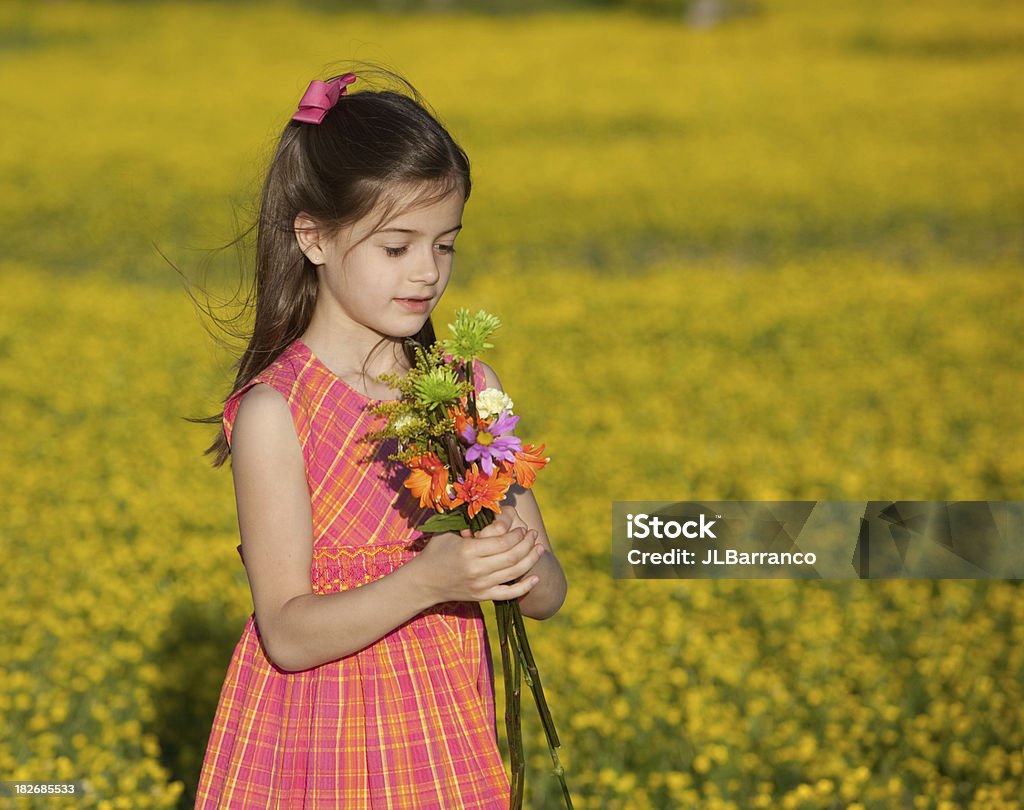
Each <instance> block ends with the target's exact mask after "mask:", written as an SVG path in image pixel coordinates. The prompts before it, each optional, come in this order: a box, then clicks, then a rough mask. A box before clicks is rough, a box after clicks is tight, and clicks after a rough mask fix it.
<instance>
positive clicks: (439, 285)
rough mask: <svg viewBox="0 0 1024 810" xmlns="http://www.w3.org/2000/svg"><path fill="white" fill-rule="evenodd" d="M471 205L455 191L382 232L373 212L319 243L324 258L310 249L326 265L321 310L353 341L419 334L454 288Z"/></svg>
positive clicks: (320, 268)
mask: <svg viewBox="0 0 1024 810" xmlns="http://www.w3.org/2000/svg"><path fill="white" fill-rule="evenodd" d="M464 204H465V200H464V198H463V196H462V194H460V193H454V194H450V195H449V196H447V197H445V198H443V199H442V200H440V201H438V202H435V203H432V204H429V205H424V206H421V207H418V208H412V209H408V210H405V211H403V212H402V213H400V214H399V215H398V216H395V217H393V218H392V219H390V220H389V221H387V222H386V223H384V225H383V226H381V227H380V228H379V229H378V230H376V231H374V230H373V226H374V225H376V224H377V222H378V220H379V215H377V214H376V213H375V212H371V213H370V215H369V216H367V217H365V218H364V219H362V220H360V221H358V222H356V223H355V224H354V225H352V226H349V227H347V228H344V229H342V230H341V231H339V232H338V233H337V234H335V236H334V237H333V238H330V239H327V240H324V241H321V242H318V243H317V245H316V248H317V249H318V251H319V255H315V251H310V250H305V252H306V255H307V256H309V257H310V259H311V260H312V261H313V262H314V264H316V265H318V266H317V274H318V278H319V293H318V297H317V304H316V306H317V310H318V311H320V310H322V311H323V312H322V314H323V315H326V316H327V317H328V318H329V321H330V322H331V323H332V324H334V325H335V326H339V327H341V328H342V329H343V330H344V332H345V334H346V336H347V337H348V338H350V339H351V338H357V336H359V335H365V336H366V337H367V338H369V339H372V340H374V341H376V340H378V339H379V338H381V337H409V336H411V335H415V334H416V333H417V332H418V331H419V330H420V329H421V328H422V327H423V324H424V323H425V322H426V320H427V318H428V317H430V313H431V312H432V311H433V309H434V307H435V306H437V302H438V301H439V300H440V299H441V295H442V293H444V290H445V287H447V286H448V279H449V277H450V276H451V272H452V257H453V254H454V252H455V247H454V244H455V237H456V236H457V235H458V233H459V230H460V229H461V228H462V209H463V206H464ZM399 210H402V209H401V208H399ZM301 242H302V238H301V236H300V244H301ZM318 314H321V313H319V312H318ZM371 333H372V334H371Z"/></svg>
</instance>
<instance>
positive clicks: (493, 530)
mask: <svg viewBox="0 0 1024 810" xmlns="http://www.w3.org/2000/svg"><path fill="white" fill-rule="evenodd" d="M507 511H508V510H507V509H502V510H501V514H500V515H498V516H497V517H496V518H495V519H494V520H493V521H492V522H491V523H489V524H488V525H487V526H484V527H483V528H482V529H481V530H480V531H478V532H477V533H476V536H477V537H493V536H494V535H496V534H506V533H507V532H508V530H509V529H511V528H512V517H511V515H507V514H506V512H507Z"/></svg>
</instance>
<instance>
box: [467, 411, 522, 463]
mask: <svg viewBox="0 0 1024 810" xmlns="http://www.w3.org/2000/svg"><path fill="white" fill-rule="evenodd" d="M518 421H519V417H518V416H512V415H510V414H509V412H508V411H502V412H501V415H500V416H499V417H498V418H497V419H495V420H494V422H493V423H491V424H490V425H488V426H487V427H485V428H483V429H482V430H477V429H476V428H475V427H473V425H472V424H470V423H469V422H468V421H467V422H466V426H465V428H463V430H462V433H461V434H460V435H461V436H462V440H463V441H464V442H466V444H468V445H469V446H470V447H469V450H467V451H466V463H467V464H470V463H472V462H474V461H476V460H477V459H479V460H480V469H481V470H483V472H484V475H490V474H491V473H492V472H493V471H494V462H495V461H515V460H516V456H515V454H516V453H517V452H519V451H520V450H521V449H522V442H520V441H519V439H518V438H516V437H515V436H512V435H506V434H511V433H512V429H513V428H514V427H515V426H516V423H517V422H518Z"/></svg>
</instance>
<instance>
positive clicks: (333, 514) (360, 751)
mask: <svg viewBox="0 0 1024 810" xmlns="http://www.w3.org/2000/svg"><path fill="white" fill-rule="evenodd" d="M256 383H266V384H268V385H270V386H273V387H274V388H275V389H276V390H278V391H280V392H281V394H282V395H283V396H284V397H285V398H286V399H287V401H288V405H289V406H290V408H291V413H292V418H293V421H294V423H295V430H296V433H297V434H298V437H299V440H300V443H301V445H302V451H303V454H304V456H305V460H306V479H307V482H308V483H309V491H310V493H311V499H312V505H313V562H312V565H311V567H310V572H309V576H310V586H311V589H312V592H313V593H317V594H328V593H335V592H337V591H343V590H347V589H349V588H357V587H359V586H360V585H363V584H364V583H367V582H371V581H373V580H375V579H378V578H380V577H383V576H385V575H386V574H388V573H390V572H392V571H394V570H395V569H396V568H398V567H399V566H401V565H402V564H403V563H405V562H406V561H408V560H409V559H410V558H411V557H412V556H413V555H415V554H416V553H417V550H418V549H417V541H418V540H419V539H420V538H421V537H422V534H421V533H419V532H417V531H416V530H415V529H414V528H412V527H414V526H416V525H417V524H418V523H419V522H420V521H421V519H422V518H423V517H424V516H425V514H424V512H423V511H422V510H421V509H420V507H419V503H418V502H417V501H416V500H415V499H414V498H413V497H412V496H411V495H410V494H409V492H408V490H406V489H405V488H404V487H403V486H402V480H403V477H404V475H405V473H404V472H398V471H397V470H396V469H394V468H393V467H391V466H390V465H388V464H387V463H386V462H387V456H388V454H389V453H391V452H394V446H393V443H392V442H385V443H383V444H381V443H377V444H369V443H366V442H360V441H359V438H360V437H361V436H363V435H364V434H365V433H366V432H368V431H369V430H371V429H374V428H377V427H379V426H380V424H381V419H380V417H375V416H373V415H372V414H370V413H368V412H367V408H368V407H369V406H371V405H372V404H373V400H369V399H367V398H366V397H364V396H362V395H361V394H359V393H358V392H356V391H354V390H353V389H352V388H350V387H349V386H348V385H347V384H346V383H345V382H343V381H342V380H341V379H340V378H338V377H336V376H335V375H334V374H333V373H332V372H331V371H329V370H328V369H327V368H326V367H325V366H324V365H323V363H321V362H320V360H318V359H317V358H316V356H315V355H313V353H312V352H311V351H310V350H309V348H308V347H307V346H306V345H305V344H304V343H302V342H301V341H295V342H294V343H292V344H291V345H290V346H289V347H288V348H287V349H285V351H284V352H283V353H282V354H281V356H280V357H279V358H278V359H277V360H276V361H275V362H274V363H273V364H272V365H271V366H270V367H269V368H267V369H266V370H265V371H263V372H261V373H260V374H259V375H258V376H257V377H256V378H255V379H254V380H253V381H252V383H250V385H249V386H246V387H245V388H243V389H241V390H239V391H238V392H236V393H235V394H234V395H233V396H232V397H231V398H230V399H229V400H228V402H227V404H226V406H225V408H224V427H225V430H226V432H227V436H228V441H229V442H230V440H231V428H232V424H233V422H234V418H235V414H236V413H237V411H238V404H239V400H240V399H241V397H242V394H243V393H245V391H246V390H248V388H249V387H251V385H255V384H256ZM481 383H482V374H481V373H480V372H479V369H478V371H477V375H476V384H477V386H478V388H479V387H481ZM239 553H241V546H239ZM508 798H509V784H508V777H507V776H506V773H505V767H504V763H503V761H502V757H501V753H500V751H499V749H498V744H497V737H496V731H495V720H494V685H493V674H492V670H491V659H490V651H489V648H488V644H487V635H486V630H485V628H484V622H483V616H482V613H481V609H480V605H479V604H477V603H475V602H449V603H445V604H441V605H435V606H434V607H432V608H430V609H429V610H426V611H424V612H423V613H421V614H419V615H418V616H416V617H415V618H413V619H411V620H410V621H408V622H406V623H405V624H403V625H402V626H400V627H398V628H396V629H395V630H393V631H392V632H390V633H388V634H387V635H386V636H384V637H383V638H382V639H380V640H379V641H377V642H375V643H374V644H371V645H370V646H369V647H366V648H364V649H362V650H360V651H359V652H356V653H353V654H352V655H349V656H346V657H345V658H341V659H338V660H336V661H331V662H329V663H326V664H323V665H321V666H318V667H314V668H313V669H308V670H304V671H302V672H285V671H283V670H281V669H278V668H277V667H276V666H274V664H273V663H272V662H271V661H270V660H268V659H267V656H266V654H265V653H264V651H263V648H262V646H261V643H260V631H259V627H258V626H257V625H256V620H255V614H253V615H251V616H250V617H249V619H248V621H247V622H246V625H245V629H244V630H243V632H242V637H241V640H240V641H239V642H238V645H237V646H236V647H235V651H234V654H233V655H232V658H231V662H230V664H229V666H228V672H227V677H226V679H225V681H224V687H223V689H222V690H221V694H220V702H219V705H218V707H217V712H216V716H215V717H214V721H213V729H212V731H211V733H210V739H209V744H208V746H207V749H206V756H205V759H204V761H203V768H202V773H201V775H200V779H199V787H198V792H197V797H196V808H198V809H201V810H213V809H214V808H231V810H250V809H251V810H255V808H260V810H265V809H266V808H276V809H279V810H285V809H286V808H287V809H288V810H292V808H322V809H323V810H328V808H330V810H335V809H337V808H340V809H342V810H360V809H361V808H389V809H390V808H437V809H438V810H459V809H461V808H465V809H466V810H468V808H491V809H493V810H498V808H501V809H502V810H504V808H506V807H507V806H508Z"/></svg>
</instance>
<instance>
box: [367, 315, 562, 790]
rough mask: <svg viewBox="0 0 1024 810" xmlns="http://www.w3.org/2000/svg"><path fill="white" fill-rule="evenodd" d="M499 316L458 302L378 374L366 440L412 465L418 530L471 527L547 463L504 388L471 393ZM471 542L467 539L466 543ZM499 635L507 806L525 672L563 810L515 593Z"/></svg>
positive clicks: (519, 769) (548, 725) (554, 739)
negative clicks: (373, 428)
mask: <svg viewBox="0 0 1024 810" xmlns="http://www.w3.org/2000/svg"><path fill="white" fill-rule="evenodd" d="M499 326H500V321H499V320H498V319H497V318H496V317H494V316H493V315H489V314H488V313H486V312H484V311H482V310H481V311H480V312H477V313H476V315H470V313H469V311H468V310H464V309H460V310H459V311H458V312H457V313H456V315H455V323H454V324H449V325H448V328H449V329H450V331H451V337H450V338H448V339H446V340H443V341H441V342H440V343H435V344H434V345H433V346H431V347H429V348H426V349H424V348H422V347H420V346H417V347H416V351H415V354H416V362H415V364H414V365H413V368H412V369H411V370H410V371H409V373H408V374H406V375H405V376H404V377H399V376H398V375H394V374H387V375H382V377H381V379H382V380H383V381H384V382H386V383H388V384H389V385H391V386H393V387H395V388H397V389H398V390H399V391H400V392H401V397H400V398H399V399H397V400H394V401H389V402H382V403H380V404H378V405H376V406H375V407H374V408H373V412H374V413H375V414H377V415H379V416H383V417H385V418H386V424H385V425H384V427H383V428H382V429H381V430H379V431H377V432H376V433H374V434H372V436H371V437H370V438H373V439H386V438H394V439H397V440H398V452H397V453H395V454H394V455H392V456H391V459H392V460H394V461H398V462H400V463H402V464H405V465H406V466H407V467H408V468H409V470H410V472H409V476H408V477H407V479H406V481H405V486H406V487H407V488H408V489H409V490H410V491H411V492H412V494H413V495H414V496H415V497H416V498H418V499H419V502H420V506H422V507H429V508H431V509H433V511H434V514H433V515H431V516H430V517H429V518H428V519H427V520H426V521H425V522H424V523H423V524H422V525H421V526H420V527H419V528H420V530H421V531H424V532H458V531H461V530H462V529H467V528H468V529H471V530H473V531H479V530H480V529H482V528H484V527H485V526H487V525H489V524H490V523H491V522H492V521H493V520H494V517H495V515H497V514H499V513H500V512H501V505H500V504H501V501H502V499H504V497H505V494H506V493H507V492H508V489H509V487H511V486H512V484H513V483H516V484H518V485H519V486H521V487H523V488H524V489H528V488H529V487H530V486H532V484H533V482H534V481H535V480H536V477H537V472H538V471H539V470H541V469H542V468H543V467H544V466H545V465H546V464H547V463H548V461H549V459H548V458H546V457H545V456H544V455H543V453H544V446H543V445H540V446H539V447H537V446H534V445H524V444H523V443H522V442H521V441H520V440H519V439H518V438H517V437H516V436H515V435H514V434H513V430H514V428H515V426H516V423H517V422H518V421H519V417H518V416H514V415H513V414H512V408H513V402H512V400H511V399H509V397H508V396H507V395H506V394H505V393H504V392H502V391H499V390H497V389H494V388H488V389H486V390H484V391H481V392H480V393H479V395H477V394H476V390H475V387H474V385H473V361H474V359H475V358H476V357H477V355H479V354H481V353H482V352H484V351H485V350H486V349H490V348H492V344H491V343H490V342H489V341H490V339H491V336H492V335H493V333H494V331H495V330H496V329H497V328H498V327H499ZM467 542H471V541H467ZM494 606H495V615H496V624H497V629H498V642H499V646H500V648H501V663H502V672H503V675H504V679H505V725H506V729H507V735H508V744H509V752H510V757H511V760H512V763H511V764H512V779H511V785H512V793H511V801H510V804H509V807H510V809H511V808H521V807H522V804H523V789H524V781H523V777H524V772H525V761H524V757H523V739H522V728H521V724H520V712H519V707H520V688H521V683H522V679H523V678H524V676H525V679H526V683H527V685H528V686H529V687H530V690H531V691H532V693H533V697H534V701H535V702H536V704H537V710H538V711H539V713H540V717H541V723H542V724H543V726H544V733H545V735H546V736H547V741H548V748H549V750H550V752H551V759H552V762H553V763H554V772H555V775H556V776H557V777H558V779H559V781H560V782H561V786H562V795H563V798H564V799H565V803H566V807H567V808H570V809H571V808H572V798H571V796H570V795H569V789H568V786H567V785H566V782H565V773H564V771H563V769H562V766H561V764H560V763H559V761H558V752H557V749H558V747H559V745H560V743H559V740H558V734H557V733H556V732H555V726H554V722H553V721H552V719H551V712H550V711H549V710H548V706H547V701H546V700H545V698H544V690H543V688H542V687H541V682H540V674H539V673H538V671H537V664H536V662H535V661H534V658H533V653H532V652H531V651H530V644H529V641H528V639H527V637H526V628H525V626H524V624H523V616H522V613H520V610H519V603H518V601H516V600H508V601H497V602H495V603H494Z"/></svg>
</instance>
